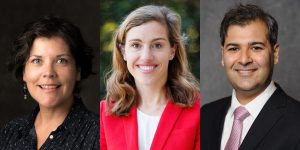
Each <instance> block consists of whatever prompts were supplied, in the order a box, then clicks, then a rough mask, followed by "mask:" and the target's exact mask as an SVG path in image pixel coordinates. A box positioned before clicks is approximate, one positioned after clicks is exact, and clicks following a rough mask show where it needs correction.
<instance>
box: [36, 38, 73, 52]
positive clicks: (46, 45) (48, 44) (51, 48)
mask: <svg viewBox="0 0 300 150" xmlns="http://www.w3.org/2000/svg"><path fill="white" fill-rule="evenodd" d="M61 53H64V54H69V53H70V48H69V46H68V44H67V43H66V42H65V40H64V39H63V38H61V37H57V36H55V37H37V38H36V39H34V41H33V44H32V47H31V49H30V54H39V55H45V54H61Z"/></svg>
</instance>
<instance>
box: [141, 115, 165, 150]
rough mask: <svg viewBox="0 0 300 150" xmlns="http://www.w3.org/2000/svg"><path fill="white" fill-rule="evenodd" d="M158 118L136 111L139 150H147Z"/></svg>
mask: <svg viewBox="0 0 300 150" xmlns="http://www.w3.org/2000/svg"><path fill="white" fill-rule="evenodd" d="M159 119H160V116H150V115H147V114H145V113H143V112H141V111H140V110H137V121H138V140H139V141H138V143H139V150H149V149H150V147H151V143H152V140H153V137H154V134H155V131H156V129H157V126H158V123H159Z"/></svg>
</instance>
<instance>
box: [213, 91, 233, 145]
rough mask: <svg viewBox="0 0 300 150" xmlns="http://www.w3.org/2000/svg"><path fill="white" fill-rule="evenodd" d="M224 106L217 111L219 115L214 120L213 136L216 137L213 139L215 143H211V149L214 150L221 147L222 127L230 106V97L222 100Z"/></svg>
mask: <svg viewBox="0 0 300 150" xmlns="http://www.w3.org/2000/svg"><path fill="white" fill-rule="evenodd" d="M223 101H224V105H222V106H221V107H220V109H219V111H218V112H219V113H218V114H217V116H216V118H215V126H216V127H215V130H214V132H215V133H214V135H215V136H216V137H214V138H213V140H214V141H215V142H213V143H212V145H211V147H214V149H220V147H221V141H222V134H223V127H224V122H225V116H226V114H227V111H228V109H229V107H230V105H231V97H228V98H226V99H224V100H223Z"/></svg>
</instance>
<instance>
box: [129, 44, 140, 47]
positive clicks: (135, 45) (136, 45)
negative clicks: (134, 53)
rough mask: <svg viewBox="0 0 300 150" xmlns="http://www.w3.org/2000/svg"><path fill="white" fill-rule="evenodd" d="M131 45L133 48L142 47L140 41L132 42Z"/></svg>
mask: <svg viewBox="0 0 300 150" xmlns="http://www.w3.org/2000/svg"><path fill="white" fill-rule="evenodd" d="M130 46H131V47H133V48H140V47H141V45H140V44H139V43H132V44H131V45H130Z"/></svg>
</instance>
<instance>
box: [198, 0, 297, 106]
mask: <svg viewBox="0 0 300 150" xmlns="http://www.w3.org/2000/svg"><path fill="white" fill-rule="evenodd" d="M239 2H240V1H237V0H201V1H200V89H201V105H204V104H206V103H208V102H212V101H215V100H217V99H219V98H222V97H225V96H229V95H231V92H232V88H231V85H230V84H229V82H228V81H227V77H226V75H225V72H224V69H223V67H222V66H221V50H220V47H221V44H220V38H219V26H220V23H221V21H222V18H223V16H224V14H225V12H226V11H227V10H228V9H229V8H231V7H233V6H234V5H235V3H239ZM241 2H242V3H252V4H256V5H259V6H260V7H261V8H263V9H264V10H265V11H266V12H268V13H270V14H271V15H272V16H273V17H274V18H275V19H276V20H277V22H278V25H279V35H278V42H279V44H280V52H279V64H277V65H275V70H274V74H273V80H274V81H275V82H277V83H279V84H280V86H281V87H282V88H283V89H284V90H285V92H286V93H288V94H289V95H290V96H292V97H294V98H296V99H298V100H300V84H299V81H300V61H299V56H300V54H299V52H300V51H299V49H300V29H299V28H300V10H299V6H300V1H296V0H285V1H278V0H277V1H276V0H255V1H253V0H252V1H250V0H245V1H241Z"/></svg>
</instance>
